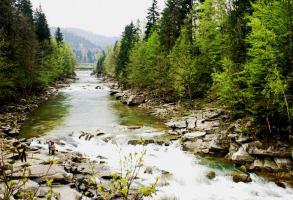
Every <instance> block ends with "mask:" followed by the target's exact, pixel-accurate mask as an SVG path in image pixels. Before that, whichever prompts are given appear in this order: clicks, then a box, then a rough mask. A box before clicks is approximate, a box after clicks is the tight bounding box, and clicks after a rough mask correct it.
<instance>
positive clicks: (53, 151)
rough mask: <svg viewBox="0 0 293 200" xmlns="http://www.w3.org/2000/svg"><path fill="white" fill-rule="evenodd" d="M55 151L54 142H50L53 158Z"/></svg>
mask: <svg viewBox="0 0 293 200" xmlns="http://www.w3.org/2000/svg"><path fill="white" fill-rule="evenodd" d="M55 151H56V145H55V143H54V142H51V152H52V155H53V156H54V155H55Z"/></svg>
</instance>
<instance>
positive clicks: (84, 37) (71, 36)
mask: <svg viewBox="0 0 293 200" xmlns="http://www.w3.org/2000/svg"><path fill="white" fill-rule="evenodd" d="M55 32H56V27H52V28H51V34H52V36H53V35H55ZM61 32H62V33H63V36H64V40H65V41H66V42H67V43H68V44H69V45H70V46H71V47H72V49H73V51H74V53H75V55H76V57H77V60H78V61H79V62H80V63H94V62H96V60H97V56H98V54H99V52H101V51H102V50H106V48H107V46H109V45H113V44H114V43H115V42H116V41H117V40H118V39H119V38H118V37H106V36H102V35H98V34H94V33H91V32H88V31H85V30H82V29H77V28H61Z"/></svg>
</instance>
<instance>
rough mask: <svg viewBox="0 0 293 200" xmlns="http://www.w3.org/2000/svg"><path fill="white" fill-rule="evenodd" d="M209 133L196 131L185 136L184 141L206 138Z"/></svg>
mask: <svg viewBox="0 0 293 200" xmlns="http://www.w3.org/2000/svg"><path fill="white" fill-rule="evenodd" d="M206 134H207V133H206V132H204V131H196V132H190V133H186V134H185V135H184V136H183V139H184V140H186V141H188V140H196V139H198V138H201V137H204V136H205V135H206Z"/></svg>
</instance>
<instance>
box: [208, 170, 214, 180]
mask: <svg viewBox="0 0 293 200" xmlns="http://www.w3.org/2000/svg"><path fill="white" fill-rule="evenodd" d="M206 177H207V178H208V179H210V180H212V179H214V178H215V177H216V173H215V172H214V171H209V172H208V173H207V174H206Z"/></svg>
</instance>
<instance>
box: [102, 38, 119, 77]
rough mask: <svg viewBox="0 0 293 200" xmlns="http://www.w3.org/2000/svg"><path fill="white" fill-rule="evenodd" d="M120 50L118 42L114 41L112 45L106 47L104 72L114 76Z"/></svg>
mask: <svg viewBox="0 0 293 200" xmlns="http://www.w3.org/2000/svg"><path fill="white" fill-rule="evenodd" d="M119 52H120V43H119V42H116V43H115V45H114V47H113V48H111V47H109V48H108V52H107V56H106V58H105V73H106V74H108V75H109V76H112V77H114V76H115V69H116V66H117V58H118V55H119Z"/></svg>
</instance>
